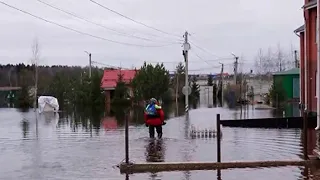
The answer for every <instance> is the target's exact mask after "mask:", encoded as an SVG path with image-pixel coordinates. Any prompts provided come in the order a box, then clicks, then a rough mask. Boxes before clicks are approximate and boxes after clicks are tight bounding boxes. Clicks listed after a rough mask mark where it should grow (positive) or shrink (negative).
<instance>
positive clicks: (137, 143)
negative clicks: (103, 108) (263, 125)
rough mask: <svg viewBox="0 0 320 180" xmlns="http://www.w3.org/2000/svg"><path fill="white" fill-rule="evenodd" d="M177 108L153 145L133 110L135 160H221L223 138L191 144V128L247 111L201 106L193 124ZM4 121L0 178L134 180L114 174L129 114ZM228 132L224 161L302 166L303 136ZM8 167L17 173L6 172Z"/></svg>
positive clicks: (292, 173)
mask: <svg viewBox="0 0 320 180" xmlns="http://www.w3.org/2000/svg"><path fill="white" fill-rule="evenodd" d="M171 107H172V108H168V107H165V108H168V110H165V111H167V112H168V113H167V115H168V116H167V118H169V119H170V120H169V121H167V125H166V126H165V127H164V139H162V140H160V141H159V140H157V139H154V140H153V141H149V138H147V136H148V135H147V131H148V130H147V128H146V127H145V126H143V123H144V122H143V117H142V115H141V114H142V112H143V108H136V109H131V113H128V114H129V120H130V132H129V133H130V138H129V140H130V158H131V159H130V160H132V161H134V162H163V161H171V162H172V161H216V153H215V150H216V139H214V138H211V139H202V138H199V139H190V138H188V136H187V133H186V132H187V129H188V127H189V126H190V124H195V125H197V126H200V125H202V124H204V125H206V126H211V125H213V126H214V125H215V124H216V122H215V115H216V113H220V114H221V117H222V119H228V118H230V119H231V118H233V116H234V114H233V113H235V115H236V118H239V114H237V113H240V112H239V111H236V110H229V109H225V108H210V109H206V108H201V107H200V108H199V107H197V109H194V110H191V111H190V112H189V116H188V118H189V119H186V118H187V116H185V117H175V114H176V113H177V109H178V111H179V112H178V113H177V114H176V115H179V114H182V115H183V114H184V105H183V104H182V105H178V106H177V105H176V104H173V105H172V106H171ZM176 107H177V109H176ZM250 109H251V108H250ZM170 111H171V112H170ZM121 112H122V113H123V111H122V110H119V111H118V113H121ZM250 113H251V112H250ZM265 113H266V114H267V113H270V112H265ZM261 114H263V115H264V113H262V112H253V114H250V116H251V117H254V116H256V117H257V116H259V115H261ZM182 115H180V116H182ZM0 117H1V121H0V149H1V153H0V159H1V162H2V164H3V165H2V166H0V179H21V180H27V179H35V178H40V179H62V180H63V179H81V178H83V177H85V178H87V179H105V177H106V171H108V178H109V177H110V179H125V178H126V179H129V176H126V177H124V176H122V175H120V174H119V171H118V169H113V168H112V166H113V165H116V164H118V163H119V162H120V161H121V160H122V159H123V158H124V143H123V137H124V132H123V126H122V124H124V123H123V121H124V120H122V119H121V117H123V116H122V115H121V114H120V115H119V114H118V115H116V114H112V115H111V114H109V115H108V116H106V115H105V114H104V113H103V112H95V113H94V112H85V113H84V112H81V113H62V114H59V117H57V115H39V116H38V119H37V121H36V118H35V117H34V112H33V111H31V112H18V111H16V110H14V109H11V110H1V109H0ZM117 118H120V120H118V119H117ZM188 120H189V121H190V122H188ZM37 122H38V123H37ZM189 123H190V124H189ZM36 131H39V135H38V136H39V138H38V139H36V138H35V135H36V133H35V132H36ZM222 131H223V141H222V142H221V149H222V152H223V153H222V160H223V161H256V160H274V159H292V160H297V159H301V158H300V157H301V155H302V143H301V138H300V137H301V130H299V129H255V128H228V127H225V128H223V130H222ZM105 132H107V133H105ZM308 133H309V134H308V151H309V153H312V149H313V148H314V146H315V143H314V142H315V141H318V142H317V146H319V144H320V142H319V137H318V136H319V134H318V133H317V132H315V131H314V130H313V129H310V130H309V131H308ZM146 139H147V140H146ZM315 139H316V140H315ZM312 142H313V143H312ZM7 164H10V166H6V165H7ZM53 167H54V168H53ZM309 171H310V170H309ZM309 173H310V172H309ZM313 173H315V172H313ZM301 174H306V170H305V169H303V168H297V167H288V168H277V169H271V170H269V169H258V170H253V169H247V170H230V171H229V170H226V171H225V170H224V171H223V178H224V179H237V178H238V179H239V178H240V179H241V178H246V179H257V177H258V179H260V176H261V175H263V176H262V178H261V179H268V178H267V177H269V176H270V178H269V179H272V178H273V179H277V177H281V178H282V179H284V180H293V179H298V178H300V179H301V176H302V175H301ZM216 175H217V176H216ZM213 176H215V177H217V179H222V178H221V172H219V171H206V172H194V171H190V172H170V173H156V174H152V175H151V177H150V174H137V175H136V174H135V175H132V176H130V179H131V180H139V179H148V178H154V179H161V180H169V179H170V180H171V179H187V180H189V179H190V180H192V179H207V178H208V179H209V178H211V179H212V177H213ZM247 176H248V177H249V178H247ZM215 177H214V179H215ZM108 178H107V179H108Z"/></svg>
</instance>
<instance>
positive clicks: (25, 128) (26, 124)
mask: <svg viewBox="0 0 320 180" xmlns="http://www.w3.org/2000/svg"><path fill="white" fill-rule="evenodd" d="M21 128H22V136H23V138H24V139H26V138H27V134H28V132H29V122H28V121H27V120H25V119H23V120H22V121H21Z"/></svg>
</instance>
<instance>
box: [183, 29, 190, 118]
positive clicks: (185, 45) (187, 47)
mask: <svg viewBox="0 0 320 180" xmlns="http://www.w3.org/2000/svg"><path fill="white" fill-rule="evenodd" d="M188 35H189V33H188V32H187V31H186V32H185V33H184V36H183V37H184V43H183V52H182V54H183V56H184V62H185V67H184V68H185V88H187V89H186V91H187V92H186V93H185V111H186V112H189V93H190V92H189V74H188V51H189V50H190V44H189V42H188Z"/></svg>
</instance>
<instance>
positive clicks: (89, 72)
mask: <svg viewBox="0 0 320 180" xmlns="http://www.w3.org/2000/svg"><path fill="white" fill-rule="evenodd" d="M84 52H85V53H87V54H88V55H89V77H90V78H91V53H89V52H88V51H84Z"/></svg>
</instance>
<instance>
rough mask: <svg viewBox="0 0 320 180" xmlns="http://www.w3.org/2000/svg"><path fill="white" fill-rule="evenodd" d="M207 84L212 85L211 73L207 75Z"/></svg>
mask: <svg viewBox="0 0 320 180" xmlns="http://www.w3.org/2000/svg"><path fill="white" fill-rule="evenodd" d="M207 85H208V86H212V85H213V78H212V75H211V74H209V75H208V82H207Z"/></svg>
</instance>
